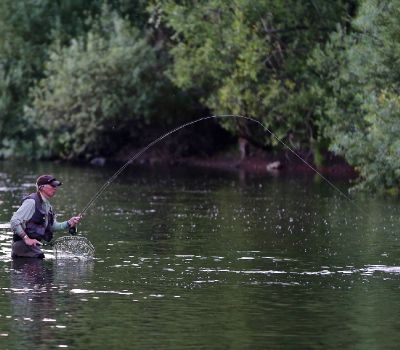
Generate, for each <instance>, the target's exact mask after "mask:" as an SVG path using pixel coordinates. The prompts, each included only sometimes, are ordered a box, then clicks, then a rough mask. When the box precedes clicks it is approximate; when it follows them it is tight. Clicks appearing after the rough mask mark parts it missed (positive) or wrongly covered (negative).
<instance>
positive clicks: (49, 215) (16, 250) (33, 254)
mask: <svg viewBox="0 0 400 350" xmlns="http://www.w3.org/2000/svg"><path fill="white" fill-rule="evenodd" d="M61 184H62V183H61V182H60V181H58V180H57V179H56V178H55V177H54V176H52V175H41V176H39V177H38V178H37V180H36V192H35V193H31V194H30V195H29V196H26V197H24V198H23V199H22V204H21V206H20V207H19V208H18V210H17V211H16V212H15V213H14V215H13V216H12V218H11V222H10V225H11V229H12V231H13V232H14V235H13V244H12V251H11V256H12V258H18V257H29V258H41V259H43V258H44V254H43V252H42V250H41V249H40V248H39V246H40V245H41V241H42V240H45V241H47V242H50V241H51V239H52V238H53V231H58V230H63V229H68V228H72V227H76V225H77V224H78V223H79V221H80V219H81V217H80V216H73V217H72V218H70V219H69V220H68V221H64V222H57V221H56V216H55V214H54V212H53V208H52V206H51V205H50V201H49V200H50V198H52V197H53V196H54V195H55V194H56V192H57V188H58V187H59V186H61Z"/></svg>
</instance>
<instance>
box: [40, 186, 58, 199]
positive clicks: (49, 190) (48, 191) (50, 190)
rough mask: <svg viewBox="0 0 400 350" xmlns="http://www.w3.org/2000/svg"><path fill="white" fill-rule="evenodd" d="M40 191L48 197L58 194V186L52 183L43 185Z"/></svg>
mask: <svg viewBox="0 0 400 350" xmlns="http://www.w3.org/2000/svg"><path fill="white" fill-rule="evenodd" d="M40 192H41V193H42V194H44V195H45V196H46V197H47V198H51V197H53V196H54V195H55V194H56V192H57V187H53V186H52V185H43V186H42V188H41V190H40Z"/></svg>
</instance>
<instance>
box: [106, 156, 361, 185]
mask: <svg viewBox="0 0 400 350" xmlns="http://www.w3.org/2000/svg"><path fill="white" fill-rule="evenodd" d="M139 153H140V150H136V151H132V150H131V151H130V152H129V153H127V152H124V153H122V154H121V153H120V154H119V155H118V156H117V157H116V159H113V161H115V160H116V161H118V162H121V163H123V162H127V161H128V160H129V157H132V155H135V154H139ZM298 155H299V157H301V159H300V158H299V157H297V156H296V155H294V154H293V153H291V152H289V151H281V152H265V151H261V150H258V151H257V152H254V153H253V154H252V155H249V156H247V157H245V158H244V159H242V158H241V156H240V154H239V152H236V151H225V152H221V153H218V154H213V155H204V156H201V155H196V156H193V155H191V156H176V155H174V154H171V152H169V151H168V150H166V149H161V148H156V149H154V150H149V151H147V152H145V153H144V154H143V155H140V157H138V158H137V159H135V160H134V162H133V163H136V164H142V165H150V166H157V165H162V166H177V165H182V166H190V167H199V168H205V169H216V170H222V171H229V172H236V171H241V172H243V171H244V172H246V173H250V174H259V175H262V174H265V175H274V176H280V175H282V176H286V175H290V176H304V175H308V174H310V175H312V174H315V170H314V169H317V170H318V172H320V173H321V174H323V175H324V176H328V177H330V178H337V179H348V180H353V179H356V178H357V176H358V174H357V172H356V170H355V169H354V168H353V167H351V166H350V165H349V164H347V163H346V162H345V160H344V159H343V158H341V157H337V156H335V155H333V154H332V153H329V152H327V153H326V154H325V162H324V166H322V167H318V168H317V167H316V166H315V165H314V163H313V157H312V154H311V153H310V152H302V153H298Z"/></svg>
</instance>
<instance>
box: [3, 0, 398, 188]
mask: <svg viewBox="0 0 400 350" xmlns="http://www.w3.org/2000/svg"><path fill="white" fill-rule="evenodd" d="M292 5H293V6H288V5H287V0H265V1H261V0H260V1H258V0H254V1H248V0H230V1H221V0H208V1H200V2H190V1H184V2H182V1H178V0H165V1H164V0H163V1H160V0H152V1H147V0H138V1H125V0H74V1H61V2H60V1H54V0H34V1H33V0H26V1H15V0H2V1H0V33H1V35H0V159H17V158H19V159H32V160H55V159H58V160H67V161H76V162H87V161H90V160H93V159H98V160H99V159H102V158H104V159H118V158H119V157H122V158H123V157H124V156H125V157H126V154H130V150H134V149H140V148H141V147H143V146H145V145H147V144H149V143H150V142H151V141H153V140H155V139H157V137H158V136H159V135H158V134H157V132H158V131H160V130H161V131H163V132H165V131H167V130H171V129H173V127H176V126H179V125H185V124H186V123H191V122H193V121H195V120H196V118H199V116H211V115H220V114H225V115H235V116H239V115H240V116H244V117H245V118H248V119H247V120H246V119H238V118H235V119H225V118H218V119H215V120H214V119H213V120H212V122H211V121H210V123H207V124H202V125H200V124H198V125H196V127H195V129H196V130H195V132H194V131H193V132H191V133H189V132H188V131H187V130H185V131H183V134H184V135H186V137H180V138H178V141H174V142H172V140H171V141H169V140H168V142H167V143H166V151H165V154H166V155H168V154H170V157H171V159H180V162H186V163H192V164H197V165H199V166H200V165H201V166H209V167H211V166H215V167H224V168H227V169H247V170H248V171H254V172H258V171H275V172H276V171H278V172H296V171H301V172H305V171H307V169H306V168H308V167H307V166H305V165H304V164H301V163H300V164H297V162H296V161H294V160H293V158H292V156H291V155H288V153H287V150H286V149H285V148H284V147H283V145H282V144H280V142H278V141H277V139H276V138H274V137H272V136H271V135H269V134H268V133H265V132H263V130H262V128H261V127H260V125H263V126H266V127H268V129H270V130H272V131H273V132H274V134H275V135H276V137H277V138H278V139H279V140H282V141H283V142H284V143H285V144H287V145H289V146H290V148H291V149H293V150H295V151H296V152H299V154H300V155H301V156H302V157H303V158H305V159H306V160H307V161H308V162H310V163H311V160H312V162H313V163H315V166H316V167H317V168H318V169H321V171H322V172H326V173H327V174H333V173H343V174H350V173H351V174H352V175H351V177H352V176H353V174H355V172H354V171H350V170H348V169H350V168H352V169H356V170H357V180H358V181H356V182H354V183H353V184H355V186H354V187H353V188H352V189H360V190H368V191H371V192H375V193H379V192H389V193H398V192H399V190H400V141H399V137H398V135H399V132H400V123H399V111H400V94H399V91H400V80H399V79H398V77H399V76H400V66H399V65H398V64H397V61H398V60H397V56H398V53H399V52H400V39H399V36H398V33H399V32H400V22H399V21H396V20H394V19H396V18H398V17H400V0H379V1H378V0H363V1H361V0H332V1H326V0H313V1H300V2H296V1H294V2H293V4H292ZM250 118H251V119H253V123H252V122H251V120H250ZM254 120H256V121H257V123H259V125H257V123H254ZM229 150H233V151H229ZM217 152H219V153H217ZM224 152H226V153H225V154H226V156H225V157H223V156H222V154H223V153H224ZM235 152H236V153H235ZM159 158H160V157H159ZM155 159H156V158H155ZM160 159H161V158H160ZM265 159H266V160H265ZM339 159H340V161H339ZM289 160H290V161H289ZM171 161H172V160H171ZM95 162H96V161H95ZM99 162H100V163H101V161H99ZM274 162H279V163H274ZM212 164H214V165H212ZM339 164H341V165H339ZM303 166H305V168H303ZM266 169H267V170H266ZM335 169H336V170H335ZM310 170H311V169H310Z"/></svg>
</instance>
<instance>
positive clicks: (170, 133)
mask: <svg viewBox="0 0 400 350" xmlns="http://www.w3.org/2000/svg"><path fill="white" fill-rule="evenodd" d="M218 118H232V119H234V118H237V119H239V118H240V119H246V120H248V121H251V122H254V123H256V124H258V125H260V126H261V127H262V128H263V129H264V131H267V132H268V133H269V134H270V135H271V136H272V137H273V138H274V139H275V140H277V141H278V142H279V143H280V144H282V145H283V146H285V147H286V148H287V149H288V150H289V151H290V152H291V153H293V154H294V155H295V156H296V157H297V158H298V159H300V160H301V161H302V162H303V163H304V164H305V165H307V167H309V168H310V169H312V170H313V171H314V172H315V173H316V174H318V175H319V176H320V177H321V178H322V179H323V180H324V181H326V182H327V183H328V184H329V185H330V186H331V187H332V188H333V189H334V190H335V191H337V192H338V193H340V195H341V196H343V197H344V198H346V199H347V200H349V201H351V202H352V200H351V198H350V197H349V196H347V195H346V194H345V193H344V192H343V191H341V190H340V189H339V188H338V187H337V186H335V185H334V184H333V183H332V182H331V181H329V180H328V179H327V178H326V177H325V176H324V175H322V174H321V172H319V171H318V170H317V169H316V168H314V167H313V166H312V165H311V164H310V163H308V162H307V161H306V160H305V159H303V158H302V157H301V156H300V155H299V154H297V153H296V152H295V151H294V150H293V149H292V148H291V147H290V146H289V145H287V144H286V143H285V142H284V141H282V140H281V139H280V138H279V137H277V136H276V135H275V134H274V133H273V132H272V131H271V130H270V129H269V128H267V127H266V126H265V125H264V124H262V123H261V122H260V121H258V120H257V119H254V118H251V117H246V116H241V115H231V114H225V115H212V116H208V117H203V118H199V119H196V120H193V121H191V122H188V123H185V124H183V125H181V126H178V127H176V128H175V129H172V130H170V131H168V132H167V133H165V134H164V135H161V136H160V137H159V138H157V139H155V140H154V141H152V142H151V143H149V144H148V145H147V146H146V147H144V148H143V149H142V150H140V151H139V152H137V153H134V154H131V155H130V156H129V158H128V161H127V162H126V163H125V164H124V165H122V166H121V167H120V168H119V169H118V170H117V171H116V172H115V173H114V174H113V175H112V176H111V177H110V178H109V179H108V180H107V181H106V182H105V183H104V185H103V186H102V187H101V188H100V189H99V190H98V191H97V192H96V193H95V194H94V196H93V197H92V198H91V199H90V200H89V202H88V203H87V204H86V206H85V207H84V208H83V210H82V211H81V213H80V214H79V215H80V216H83V215H84V214H85V213H86V212H87V210H88V209H89V208H90V207H91V206H92V205H93V203H94V202H96V200H97V199H98V198H99V197H100V196H101V195H102V194H103V192H104V191H105V190H106V189H107V188H108V187H109V186H110V185H111V184H112V183H113V181H114V180H115V179H116V178H117V177H118V176H119V175H120V174H121V173H122V172H123V171H124V170H125V169H126V168H127V167H128V166H129V165H130V164H131V163H132V162H133V161H135V160H136V159H137V158H139V157H140V156H141V155H142V154H143V153H145V152H146V151H147V150H148V149H149V148H151V147H153V146H154V145H155V144H157V143H158V142H160V141H161V140H163V139H165V138H166V137H168V136H169V135H172V134H174V133H176V132H178V131H179V130H181V129H183V128H186V127H188V126H190V125H193V124H197V123H199V122H202V121H204V120H208V119H218Z"/></svg>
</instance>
